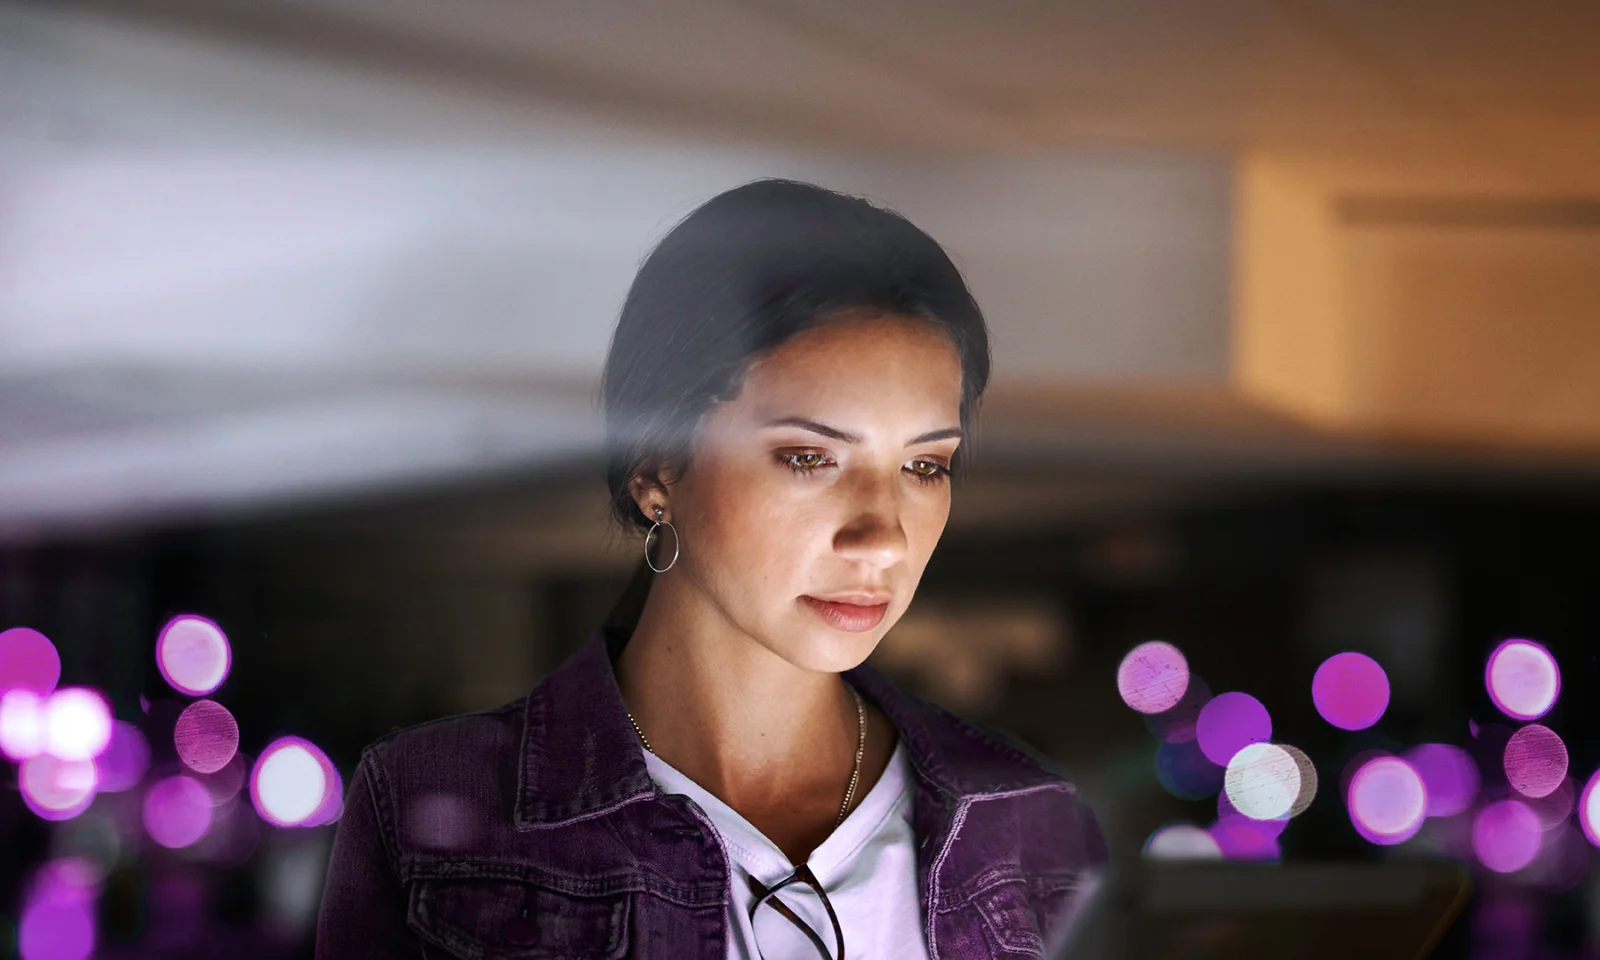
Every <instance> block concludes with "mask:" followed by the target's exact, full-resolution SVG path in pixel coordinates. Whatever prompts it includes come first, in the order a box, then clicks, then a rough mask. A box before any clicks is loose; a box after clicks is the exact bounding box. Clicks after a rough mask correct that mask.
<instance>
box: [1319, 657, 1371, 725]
mask: <svg viewBox="0 0 1600 960" xmlns="http://www.w3.org/2000/svg"><path fill="white" fill-rule="evenodd" d="M1311 702H1312V703H1314V704H1315V705H1316V708H1317V713H1319V714H1321V715H1322V719H1324V720H1326V721H1328V722H1329V723H1331V724H1333V725H1334V726H1336V727H1338V728H1339V729H1341V730H1365V729H1366V728H1368V727H1370V726H1372V725H1373V724H1375V723H1377V722H1378V720H1379V719H1380V718H1382V717H1383V712H1384V711H1385V710H1387V709H1388V708H1389V676H1388V674H1386V673H1384V672H1383V668H1382V667H1380V666H1379V665H1378V661H1376V660H1374V659H1372V658H1371V657H1369V656H1367V655H1366V654H1364V653H1354V652H1348V653H1339V654H1335V655H1333V656H1331V657H1329V658H1328V659H1327V660H1325V661H1323V663H1322V666H1320V667H1318V668H1317V673H1316V676H1314V677H1313V678H1312V679H1311Z"/></svg>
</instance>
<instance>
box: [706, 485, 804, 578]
mask: <svg viewBox="0 0 1600 960" xmlns="http://www.w3.org/2000/svg"><path fill="white" fill-rule="evenodd" d="M699 479H700V483H699V484H698V485H697V490H696V501H697V509H696V510H695V515H696V524H695V528H696V531H697V532H698V535H699V536H698V539H699V540H700V541H702V542H703V543H704V544H705V546H706V548H707V550H708V554H702V566H704V567H705V569H706V572H707V575H708V576H709V577H711V578H713V579H718V580H738V579H744V578H748V577H751V576H759V577H761V578H762V579H773V578H774V577H784V573H783V571H785V570H789V571H793V570H797V569H798V568H799V563H800V560H801V558H803V557H805V556H806V555H807V553H808V551H809V550H810V549H811V548H812V547H813V544H812V543H811V541H810V540H809V539H808V537H807V534H808V531H815V530H817V529H818V525H817V524H816V523H814V522H813V521H812V518H811V517H810V516H809V515H808V511H809V510H811V509H812V508H811V507H809V506H808V505H807V504H806V502H805V501H804V499H803V498H801V497H797V496H796V490H795V488H796V487H799V486H801V484H802V483H803V482H804V481H801V480H798V479H795V478H791V477H790V475H789V474H788V472H787V471H785V470H784V469H783V468H782V467H781V466H777V465H774V466H772V467H770V468H764V465H762V464H759V463H733V464H730V463H719V464H717V465H715V467H714V468H713V469H710V470H707V471H706V472H705V473H704V474H702V476H701V477H700V478H699ZM787 578H792V573H791V574H790V575H789V576H788V577H786V579H787Z"/></svg>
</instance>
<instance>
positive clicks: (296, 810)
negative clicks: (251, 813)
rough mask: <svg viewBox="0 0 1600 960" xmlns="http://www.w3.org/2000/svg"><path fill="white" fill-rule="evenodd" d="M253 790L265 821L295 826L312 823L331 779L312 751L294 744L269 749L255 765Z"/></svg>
mask: <svg viewBox="0 0 1600 960" xmlns="http://www.w3.org/2000/svg"><path fill="white" fill-rule="evenodd" d="M252 786H253V792H254V794H255V800H256V804H257V807H258V808H259V810H260V812H261V815H262V816H263V817H265V818H266V819H267V820H269V821H270V822H273V823H278V824H281V825H284V826H295V825H298V824H302V823H304V822H305V821H306V820H308V819H310V817H311V816H312V814H314V813H316V812H317V809H318V808H319V807H321V806H322V802H323V800H324V798H325V797H326V796H327V792H328V775H327V773H326V772H325V771H324V770H323V768H322V763H321V761H320V760H318V759H317V757H316V756H314V755H313V754H312V753H311V751H310V750H309V749H307V748H306V747H305V746H303V745H301V744H299V743H292V742H291V743H285V744H284V745H282V746H280V747H278V748H277V749H270V748H269V749H268V751H267V752H266V753H265V754H264V755H263V756H262V758H261V759H260V760H259V761H258V762H257V764H256V771H255V777H254V783H253V784H252Z"/></svg>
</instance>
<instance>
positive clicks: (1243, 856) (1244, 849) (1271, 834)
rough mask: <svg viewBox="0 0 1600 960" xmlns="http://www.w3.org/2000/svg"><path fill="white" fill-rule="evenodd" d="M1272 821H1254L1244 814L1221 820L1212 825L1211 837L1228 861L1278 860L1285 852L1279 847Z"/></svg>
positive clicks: (1275, 828) (1220, 818)
mask: <svg viewBox="0 0 1600 960" xmlns="http://www.w3.org/2000/svg"><path fill="white" fill-rule="evenodd" d="M1276 830H1277V827H1276V825H1275V824H1274V823H1273V822H1272V821H1262V820H1252V819H1251V818H1249V817H1247V816H1245V815H1244V814H1242V813H1235V814H1231V815H1229V816H1226V817H1219V818H1218V819H1217V822H1216V823H1214V824H1212V825H1211V830H1210V833H1211V836H1212V838H1213V839H1215V840H1216V841H1217V847H1218V848H1219V849H1220V850H1221V851H1222V855H1223V856H1224V857H1226V858H1227V859H1229V860H1252V861H1262V860H1278V859H1281V858H1282V857H1283V848H1282V847H1281V846H1279V844H1278V834H1277V832H1275V831H1276Z"/></svg>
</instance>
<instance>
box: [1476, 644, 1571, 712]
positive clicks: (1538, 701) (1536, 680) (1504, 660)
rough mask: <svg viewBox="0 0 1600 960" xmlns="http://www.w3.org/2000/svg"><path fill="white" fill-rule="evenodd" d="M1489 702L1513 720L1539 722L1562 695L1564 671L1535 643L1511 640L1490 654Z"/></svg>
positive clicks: (1487, 670)
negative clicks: (1562, 673) (1562, 675)
mask: <svg viewBox="0 0 1600 960" xmlns="http://www.w3.org/2000/svg"><path fill="white" fill-rule="evenodd" d="M1483 682H1484V685H1485V686H1486V687H1487V688H1488V690H1489V699H1491V700H1493V701H1494V705H1495V706H1496V707H1499V708H1500V711H1501V712H1502V713H1504V714H1505V715H1506V716H1508V717H1510V718H1511V719H1513V720H1537V719H1539V718H1540V717H1542V716H1544V715H1545V714H1547V713H1549V712H1550V708H1551V707H1553V706H1555V705H1556V698H1557V697H1559V696H1561V669H1560V667H1558V666H1557V665H1556V658H1555V657H1553V656H1551V655H1550V651H1548V650H1546V649H1545V648H1544V647H1542V646H1540V645H1539V644H1537V643H1534V642H1533V641H1532V640H1507V641H1505V642H1504V643H1502V644H1500V645H1499V646H1498V647H1496V648H1495V649H1494V652H1493V653H1491V654H1489V663H1488V666H1487V667H1486V668H1485V669H1484V674H1483Z"/></svg>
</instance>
